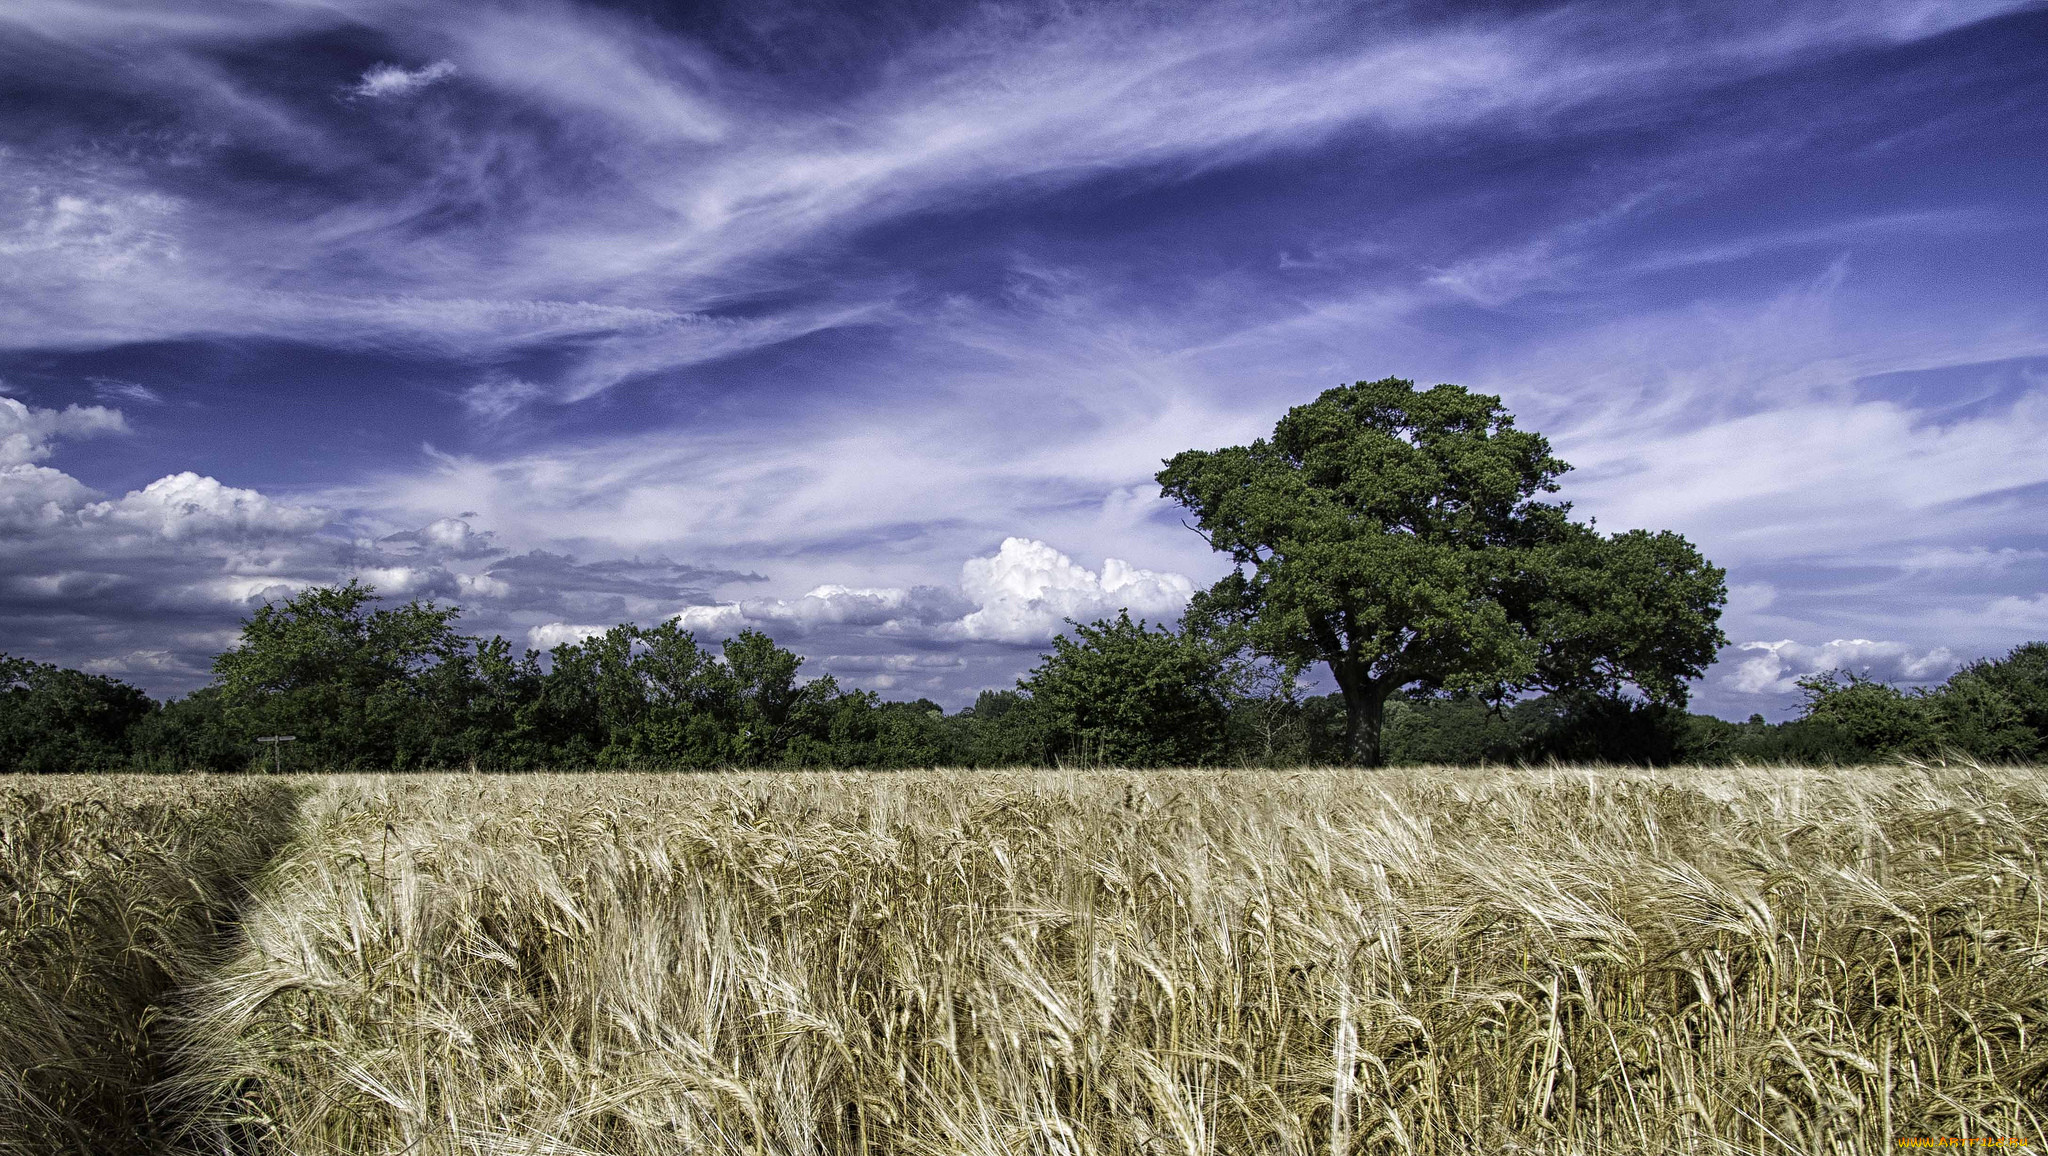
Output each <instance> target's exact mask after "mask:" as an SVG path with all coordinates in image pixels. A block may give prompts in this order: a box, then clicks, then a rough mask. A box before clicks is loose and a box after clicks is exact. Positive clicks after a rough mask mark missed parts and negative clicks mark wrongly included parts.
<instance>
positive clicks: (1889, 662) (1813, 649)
mask: <svg viewBox="0 0 2048 1156" xmlns="http://www.w3.org/2000/svg"><path fill="white" fill-rule="evenodd" d="M1738 649H1740V650H1742V651H1745V652H1749V653H1750V654H1751V655H1752V657H1749V658H1745V659H1743V660H1742V661H1741V662H1740V663H1737V664H1736V667H1735V670H1734V672H1733V673H1732V674H1731V675H1730V676H1729V678H1728V681H1729V684H1730V686H1732V687H1733V688H1734V689H1735V690H1737V691H1740V692H1741V693H1743V694H1789V693H1791V692H1792V691H1795V690H1797V689H1799V687H1798V680H1799V679H1800V678H1802V677H1804V676H1806V675H1809V674H1816V673H1819V672H1820V671H1824V670H1838V669H1840V670H1849V671H1852V672H1854V673H1856V674H1858V675H1861V676H1863V677H1864V678H1872V679H1876V680H1878V681H1879V682H1908V683H1928V682H1939V681H1940V680H1942V679H1944V678H1946V677H1948V676H1949V675H1950V674H1952V673H1954V672H1955V669H1956V668H1957V667H1958V666H1960V665H1962V663H1961V660H1959V659H1958V658H1957V657H1956V655H1955V654H1954V653H1953V652H1952V651H1950V650H1949V649H1948V648H1947V647H1942V646H1937V647H1934V648H1932V649H1918V648H1915V647H1911V646H1908V645H1907V644H1905V643H1903V642H1874V641H1872V640H1870V639H1867V638H1837V639H1835V640H1834V641H1833V642H1829V643H1826V644H1824V645H1821V646H1809V645H1807V644H1805V643H1801V642H1795V641H1793V640H1792V639H1789V638H1787V639H1781V640H1779V641H1777V642H1745V643H1743V644H1742V645H1741V646H1740V647H1739V648H1738Z"/></svg>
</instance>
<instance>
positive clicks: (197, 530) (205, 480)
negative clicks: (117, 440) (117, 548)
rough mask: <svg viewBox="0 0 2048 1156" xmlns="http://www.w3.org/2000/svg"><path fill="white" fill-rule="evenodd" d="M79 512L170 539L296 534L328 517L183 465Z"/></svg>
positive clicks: (320, 512)
mask: <svg viewBox="0 0 2048 1156" xmlns="http://www.w3.org/2000/svg"><path fill="white" fill-rule="evenodd" d="M83 514H84V516H85V517H86V519H88V520H90V521H100V522H105V523H107V524H110V525H115V526H120V527H124V528H128V529H136V530H143V531H146V532H148V533H151V534H155V535H157V536H159V537H163V538H170V539H179V538H194V537H220V536H231V535H260V534H297V533H304V532H306V531H310V530H314V529H318V528H319V527H321V526H323V525H325V524H326V523H327V520H328V514H327V512H326V511H324V510H318V509H314V508H311V507H307V506H293V505H288V504H285V503H283V502H277V501H273V500H271V499H270V498H268V497H266V496H264V495H263V494H261V493H258V492H257V491H255V490H244V489H238V488H236V487H234V486H227V485H222V484H221V483H220V482H219V481H218V480H216V479H214V478H209V477H204V476H202V475H199V474H195V473H192V472H191V471H189V470H187V471H185V472H184V473H177V474H172V475H170V476H168V477H163V478H158V479H157V480H156V481H153V482H151V483H149V485H147V486H144V487H143V488H142V489H140V490H132V491H130V492H129V493H127V494H125V495H123V496H122V497H121V498H120V499H119V500H117V501H111V502H99V503H95V504H94V505H91V506H88V507H86V508H85V510H84V511H83Z"/></svg>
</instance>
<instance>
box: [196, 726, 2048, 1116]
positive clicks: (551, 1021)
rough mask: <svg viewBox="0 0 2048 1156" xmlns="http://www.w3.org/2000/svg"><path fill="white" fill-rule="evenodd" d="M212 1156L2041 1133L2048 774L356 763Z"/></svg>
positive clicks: (255, 938)
mask: <svg viewBox="0 0 2048 1156" xmlns="http://www.w3.org/2000/svg"><path fill="white" fill-rule="evenodd" d="M309 785H310V786H311V788H312V793H311V795H310V797H309V801H308V803H307V807H306V811H305V826H304V828H303V830H302V832H301V836H300V838H299V839H298V840H297V841H296V842H295V843H294V844H293V846H292V848H291V849H290V851H289V852H288V853H287V854H286V855H285V857H284V858H283V859H282V860H281V861H280V862H279V863H278V864H276V865H275V866H274V867H273V869H272V871H271V873H270V874H269V875H268V876H267V878H266V885H265V887H264V889H263V890H262V891H261V892H260V893H259V894H258V896H257V897H256V900H255V902H254V904H253V906H252V907H251V908H250V910H248V911H247V912H246V913H245V916H244V921H243V931H244V934H245V936H246V939H245V943H244V948H243V950H242V952H241V954H240V955H239V957H238V958H236V959H235V960H233V961H232V962H231V963H229V964H228V965H226V966H225V967H223V968H221V969H219V970H218V971H217V972H215V973H214V974H213V975H212V976H211V977H210V978H209V980H208V981H207V983H206V984H205V985H204V986H203V987H202V988H200V989H198V990H197V991H195V992H194V993H193V995H192V996H191V1000H190V1002H189V1003H188V1004H187V1005H186V1007H187V1010H186V1012H185V1015H184V1018H183V1019H182V1020H181V1025H180V1029H179V1040H180V1047H181V1049H182V1050H181V1052H180V1056H181V1060H180V1064H179V1070H178V1073H177V1075H176V1076H175V1077H174V1078H173V1079H172V1080H171V1081H169V1082H168V1083H167V1084H166V1086H165V1087H163V1088H162V1089H160V1090H159V1093H158V1094H159V1096H160V1097H164V1098H165V1099H164V1100H163V1102H165V1103H169V1104H175V1105H177V1106H178V1108H179V1110H180V1111H181V1112H182V1113H183V1114H184V1116H185V1117H186V1118H187V1119H188V1120H189V1121H193V1122H194V1126H195V1128H196V1129H197V1130H196V1131H195V1132H194V1133H193V1134H192V1135H193V1139H194V1142H195V1143H196V1144H198V1145H199V1146H201V1147H204V1148H205V1149H206V1150H211V1151H220V1150H223V1148H225V1149H227V1150H230V1151H232V1150H237V1149H242V1150H259V1151H276V1152H292V1153H326V1152H340V1153H391V1154H397V1153H407V1154H417V1156H433V1154H443V1153H445V1154H449V1156H453V1154H455V1153H477V1152H490V1153H515V1152H519V1153H524V1152H531V1153H543V1152H545V1153H585V1152H588V1153H617V1152H632V1153H678V1154H680V1153H686V1152H689V1153H703V1152H730V1153H749V1154H753V1153H761V1154H767V1153H812V1152H829V1153H863V1154H882V1153H889V1154H899V1153H900V1154H926V1153H929V1154H938V1153H949V1154H950V1153H990V1154H993V1153H1016V1152H1043V1153H1049V1154H1050V1153H1072V1154H1080V1153H1104V1154H1110V1153H1115V1154H1124V1153H1131V1154H1137V1153H1209V1152H1214V1153H1310V1152H1314V1153H1349V1152H1423V1153H1440V1152H1444V1153H1447V1152H1459V1153H1465V1152H1471V1151H1485V1152H1507V1151H1544V1152H1560V1153H1564V1152H1586V1153H1592V1152H1609V1151H1614V1152H1644V1151H1674V1152H1702V1153H1747V1152H1784V1151H1797V1152H1845V1153H1846V1152H1870V1151H1876V1150H1878V1149H1880V1148H1887V1147H1890V1146H1891V1144H1892V1143H1893V1142H1895V1141H1896V1140H1898V1139H1902V1138H1907V1137H1914V1136H1980V1137H1981V1136H2003V1137H2021V1138H2027V1139H2031V1140H2033V1141H2034V1142H2037V1143H2038V1142H2040V1141H2041V1140H2042V1139H2043V1138H2044V1131H2043V1128H2042V1124H2043V1109H2042V1105H2043V1103H2044V1101H2048V1046H2044V1044H2043V1033H2044V1032H2048V911H2044V905H2043V899H2042V892H2041V887H2042V885H2043V883H2044V881H2048V880H2044V873H2043V870H2044V869H2043V862H2042V857H2041V848H2040V847H2039V846H2038V845H2037V842H2036V840H2037V839H2039V838H2040V837H2041V835H2042V833H2043V832H2048V775H2044V774H2043V773H2042V772H2040V771H2033V770H2013V771H2005V770H2000V771H1988V770H1982V769H1976V768H1967V767H1964V768H1942V767H1935V768H1897V767H1894V768H1883V769H1866V770H1856V771H1818V770H1786V769H1782V768H1780V769H1771V770H1767V771H1766V770H1741V769H1737V770H1694V769H1688V770H1673V771H1630V770H1534V771H1500V770H1491V771H1440V770H1404V771H1396V772H1387V773H1384V774H1381V773H1360V772H1301V773H1272V772H1227V773H1215V772H1203V773H1193V772H1161V773H1150V774H1118V773H1091V774H1075V773H1032V772H1016V773H993V774H991V773H980V774H971V775H970V774H944V773H929V774H923V773H920V774H875V775H822V774H787V775H783V774H761V775H729V776H727V775H720V776H695V777H679V776H654V775H647V776H633V775H590V776H561V777H542V776H534V777H505V778H490V777H462V776H448V777H422V778H390V779H331V780H323V781H319V782H317V783H313V784H309Z"/></svg>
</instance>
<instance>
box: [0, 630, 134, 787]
mask: <svg viewBox="0 0 2048 1156" xmlns="http://www.w3.org/2000/svg"><path fill="white" fill-rule="evenodd" d="M154 708H155V704H154V703H153V702H151V701H150V698H149V696H148V695H146V694H144V693H143V692H142V691H140V690H138V689H136V688H135V687H132V686H129V685H128V684H127V683H125V682H120V681H118V680H116V679H111V678H104V677H102V676H100V675H96V674H86V673H84V672H82V671H77V670H66V669H64V668H63V667H58V666H52V665H50V664H48V663H42V662H30V661H29V660H27V659H23V658H14V657H11V656H9V655H7V654H4V653H0V772H5V771H25V772H44V773H48V772H60V771H107V770H113V769H116V768H118V767H120V766H121V765H123V764H124V763H125V762H126V761H127V757H128V749H127V735H128V731H129V729H130V728H131V727H133V726H134V725H135V724H136V723H138V722H141V721H142V720H143V719H146V718H148V717H149V715H150V713H151V711H152V710H154Z"/></svg>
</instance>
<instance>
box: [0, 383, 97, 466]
mask: <svg viewBox="0 0 2048 1156" xmlns="http://www.w3.org/2000/svg"><path fill="white" fill-rule="evenodd" d="M127 432H128V422H127V419H125V418H124V417H122V416H121V411H120V410H118V409H108V408H106V407H105V406H99V405H68V406H65V407H64V408H63V409H38V408H35V407H32V406H28V405H24V404H22V403H21V402H19V401H16V400H15V399H13V398H11V397H0V468H4V467H8V466H20V465H27V464H28V463H30V462H39V461H42V460H43V459H44V458H47V457H49V456H50V452H51V449H52V446H51V443H52V442H54V441H56V440H57V439H58V438H60V437H92V436H93V435H95V434H109V433H127Z"/></svg>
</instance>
